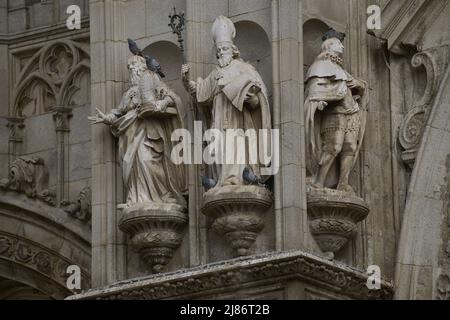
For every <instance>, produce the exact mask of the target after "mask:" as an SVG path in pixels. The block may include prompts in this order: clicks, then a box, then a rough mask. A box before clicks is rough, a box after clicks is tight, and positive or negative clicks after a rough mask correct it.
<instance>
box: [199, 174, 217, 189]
mask: <svg viewBox="0 0 450 320" xmlns="http://www.w3.org/2000/svg"><path fill="white" fill-rule="evenodd" d="M216 184H217V182H216V181H215V180H214V179H210V178H208V177H205V176H202V185H203V187H204V188H205V191H208V190H209V189H212V188H214V187H215V186H216Z"/></svg>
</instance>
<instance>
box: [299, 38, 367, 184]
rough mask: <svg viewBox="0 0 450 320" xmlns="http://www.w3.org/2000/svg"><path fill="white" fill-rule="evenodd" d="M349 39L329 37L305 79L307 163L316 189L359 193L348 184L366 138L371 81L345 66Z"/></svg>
mask: <svg viewBox="0 0 450 320" xmlns="http://www.w3.org/2000/svg"><path fill="white" fill-rule="evenodd" d="M344 37H345V35H344V34H342V33H339V32H336V31H334V30H330V31H329V32H327V33H326V35H325V36H324V38H323V40H324V42H323V44H322V52H321V53H320V54H319V55H318V57H317V58H316V60H315V61H314V63H313V64H312V66H311V68H310V69H309V71H308V74H307V76H306V79H305V80H306V93H305V96H306V101H305V112H306V122H305V123H306V134H307V150H308V157H307V159H308V161H307V162H308V171H309V173H310V174H311V175H312V178H311V180H312V181H311V184H312V187H315V188H324V187H325V188H332V189H338V190H341V191H345V192H350V193H353V189H352V188H351V187H350V185H349V183H348V180H349V174H350V171H351V169H352V168H353V166H354V165H355V161H356V158H357V157H358V153H359V150H360V148H361V144H362V140H363V136H364V130H365V120H366V119H365V110H364V108H365V106H363V105H362V104H361V103H363V101H364V100H365V99H364V94H365V89H366V83H365V82H364V81H361V80H358V79H355V78H354V77H352V76H351V75H350V74H349V73H348V72H347V71H345V69H344V67H343V60H342V57H341V55H342V54H343V52H344V46H343V45H342V40H343V39H344Z"/></svg>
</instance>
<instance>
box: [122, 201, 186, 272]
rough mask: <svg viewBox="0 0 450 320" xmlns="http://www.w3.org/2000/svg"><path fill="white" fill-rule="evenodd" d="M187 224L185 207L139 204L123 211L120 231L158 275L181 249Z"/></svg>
mask: <svg viewBox="0 0 450 320" xmlns="http://www.w3.org/2000/svg"><path fill="white" fill-rule="evenodd" d="M187 222H188V217H187V214H186V210H185V208H184V207H183V206H180V205H177V204H163V203H161V204H159V203H139V204H136V205H134V206H131V207H125V208H123V215H122V218H121V220H120V222H119V228H120V230H122V231H123V232H125V233H127V234H128V235H129V236H130V240H129V245H130V246H131V247H132V248H133V249H134V250H136V251H137V252H138V253H139V255H140V256H141V258H142V259H143V260H144V261H145V262H146V263H147V264H148V265H149V266H150V267H151V269H152V271H153V272H155V273H158V272H161V271H162V270H163V269H164V267H165V266H166V265H167V264H168V263H169V261H170V260H171V258H172V256H173V254H174V252H175V250H177V249H178V247H179V246H180V244H181V241H182V240H183V228H184V227H185V226H186V225H187Z"/></svg>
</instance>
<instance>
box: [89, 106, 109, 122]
mask: <svg viewBox="0 0 450 320" xmlns="http://www.w3.org/2000/svg"><path fill="white" fill-rule="evenodd" d="M95 110H97V114H96V115H95V116H91V117H88V119H89V121H91V123H92V124H97V123H105V120H106V119H107V117H106V115H105V114H104V113H103V112H102V111H101V110H99V109H98V108H95Z"/></svg>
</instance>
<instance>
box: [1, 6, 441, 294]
mask: <svg viewBox="0 0 450 320" xmlns="http://www.w3.org/2000/svg"><path fill="white" fill-rule="evenodd" d="M73 4H75V5H78V6H79V8H80V9H81V29H75V30H69V29H68V28H67V27H66V19H67V17H68V15H67V14H66V8H67V6H69V5H73ZM369 5H378V6H379V7H380V9H381V21H382V23H381V29H378V30H367V18H368V14H367V8H368V6H369ZM174 6H175V7H176V10H177V11H178V12H184V18H185V30H184V31H183V33H182V36H183V39H184V42H183V43H184V51H182V50H180V48H179V47H178V45H179V42H178V38H177V36H176V35H175V34H173V33H172V30H171V28H170V27H169V26H168V23H169V18H168V16H169V14H171V13H172V10H173V7H174ZM449 14H450V3H449V2H448V1H446V0H363V1H362V0H314V1H313V0H245V1H237V0H226V1H219V0H170V1H159V0H110V1H106V0H90V1H88V0H70V1H66V0H50V1H39V0H36V1H34V0H33V1H28V0H27V1H25V0H22V1H7V0H0V83H1V84H2V85H1V86H0V101H1V102H0V136H1V137H2V138H0V179H1V181H0V298H2V299H8V298H9V299H11V298H12V299H14V298H19V299H42V298H47V299H48V298H53V299H62V298H67V297H69V296H70V297H69V299H190V298H193V299H203V298H208V299H210V298H213V299H229V298H238V299H247V298H250V299H339V300H340V299H449V297H450V289H449V288H450V280H449V279H450V254H449V250H450V248H449V247H450V245H449V243H450V242H449V241H450V240H449V232H450V229H449V228H450V227H449V226H450V224H449V221H450V215H449V214H450V213H449V210H448V204H449V199H450V198H449V192H450V191H449V190H450V189H449V172H450V162H449V154H450V143H449V141H450V133H449V131H450V130H449V128H450V115H449V111H448V110H450V108H449V107H450V106H449V101H450V80H449V61H450V26H449V20H448V16H449ZM221 15H223V16H225V17H228V18H229V19H230V20H231V21H232V23H233V24H234V27H235V29H236V30H235V31H236V36H235V38H234V39H233V41H234V45H236V47H237V48H238V49H239V52H240V57H241V58H242V59H243V60H244V61H246V62H248V63H249V64H251V65H252V66H253V67H254V69H255V70H256V72H257V73H258V75H259V76H260V77H261V79H262V82H263V83H264V85H265V87H266V88H267V92H266V95H267V101H268V106H269V112H270V117H269V119H270V126H271V128H272V129H278V130H279V133H280V134H279V142H280V143H279V154H280V158H279V171H278V173H277V174H275V175H274V176H272V177H270V178H268V179H267V180H265V181H264V183H263V184H261V185H264V186H265V187H262V186H261V185H258V184H255V185H245V186H237V187H236V188H231V187H230V188H229V187H228V186H227V187H226V188H228V189H229V190H228V189H227V190H224V191H223V192H215V191H214V189H211V190H210V191H206V190H205V189H204V186H203V185H202V178H201V177H202V176H205V175H208V174H207V172H205V168H204V166H203V165H198V164H195V165H186V166H185V175H184V177H185V180H186V190H183V192H182V195H183V197H184V200H185V201H186V204H185V206H181V207H180V208H181V209H180V210H175V211H174V210H169V209H167V207H166V206H165V205H164V206H162V207H164V208H162V207H158V209H155V208H153V207H152V208H153V209H152V208H150V207H148V208H147V209H146V210H147V211H145V210H144V211H142V210H137V209H136V210H134V209H135V208H134V209H133V207H131V209H130V207H128V208H124V207H120V206H119V207H118V205H120V204H123V203H125V202H127V198H126V197H127V191H128V187H127V185H124V181H123V171H122V169H123V155H122V154H121V151H120V144H119V141H118V140H117V139H116V138H115V137H114V136H113V135H112V134H111V130H110V128H109V127H108V126H102V125H93V124H92V125H91V124H90V123H89V120H88V117H90V116H94V115H96V114H97V113H98V111H97V109H98V110H99V111H100V112H101V113H104V114H108V113H110V112H112V110H113V109H115V108H117V106H119V105H120V103H121V101H122V97H123V95H124V92H127V90H128V89H129V88H130V84H132V83H131V82H132V81H130V76H129V72H128V70H127V61H128V59H129V58H130V56H131V55H132V54H131V53H130V51H129V47H128V43H127V39H128V38H131V39H133V40H134V41H135V43H136V45H137V46H138V47H139V48H140V49H142V50H141V53H140V55H141V56H142V57H144V56H151V57H153V58H155V59H156V60H157V61H158V62H159V64H160V65H161V67H162V70H163V72H164V74H165V78H164V79H163V80H164V83H165V84H166V85H167V87H168V88H170V89H171V90H172V91H173V92H174V93H175V94H176V95H177V96H178V97H179V99H180V108H179V109H178V110H177V111H176V112H177V113H176V114H177V115H178V116H179V117H180V122H179V123H181V124H182V126H183V127H184V128H185V129H187V130H188V131H189V132H190V133H191V134H192V135H194V134H196V133H197V134H198V133H199V130H200V134H202V131H201V130H202V129H199V128H198V122H197V123H195V122H194V121H195V120H197V121H203V128H204V130H205V129H206V128H208V127H209V126H208V121H207V119H206V118H205V117H203V116H202V113H201V112H197V107H198V106H197V104H196V101H195V99H194V98H193V97H191V95H190V94H189V92H188V91H186V89H185V87H186V83H185V81H183V79H182V73H181V69H182V65H183V64H188V65H189V66H190V79H192V80H196V79H198V78H203V79H204V78H207V77H208V75H209V74H210V73H211V71H212V70H214V68H216V66H217V59H216V46H215V42H214V40H217V39H216V37H214V38H213V35H212V34H211V28H212V26H213V23H214V21H215V19H216V18H217V17H219V16H221ZM330 28H333V29H334V30H336V31H338V32H341V33H345V34H346V37H345V39H342V44H343V46H344V54H343V55H342V59H343V60H342V62H340V63H341V65H342V68H343V70H345V71H346V72H348V74H350V75H351V76H352V77H354V78H355V79H360V80H361V81H363V82H364V83H365V84H366V86H365V98H366V100H365V103H362V102H361V103H360V104H359V105H360V107H361V110H362V111H363V112H364V114H365V126H364V127H365V130H364V139H359V140H358V143H359V144H360V146H359V149H358V152H357V157H355V161H354V163H353V166H352V167H351V172H350V175H349V186H350V187H351V191H352V192H351V194H349V193H348V192H347V193H346V192H344V193H342V192H341V191H342V190H333V189H339V187H338V186H337V185H327V186H323V187H327V188H324V189H323V190H322V189H321V188H319V189H317V188H311V183H310V182H311V181H310V177H311V174H313V173H314V172H311V170H310V166H309V164H310V160H311V158H310V157H311V155H310V153H309V146H308V141H309V140H308V128H309V127H308V126H309V124H308V120H307V119H305V114H306V113H307V112H306V111H307V106H308V104H307V102H308V101H309V100H308V99H309V98H311V96H309V95H308V93H309V91H308V90H307V89H308V86H309V84H308V83H307V82H306V83H305V81H306V80H307V75H308V70H309V69H310V68H311V66H312V65H313V63H314V61H315V59H316V57H317V56H319V55H320V53H321V49H322V36H323V35H324V34H325V33H326V32H327V31H328V30H329V29H330ZM305 90H306V92H305ZM354 96H356V94H354ZM355 99H356V100H357V98H356V97H355ZM305 101H306V102H305ZM333 121H334V120H333ZM196 147H197V146H196V145H195V144H194V142H193V148H196ZM203 184H204V183H203ZM233 187H234V186H233ZM345 189H346V190H344V191H349V190H350V189H349V188H345ZM161 208H162V209H164V210H162V209H161ZM132 209H133V210H132ZM166 209H167V210H166ZM169 211H170V212H171V214H168V213H167V212H169ZM143 212H144V213H143ZM236 217H238V218H236ZM155 230H156V231H155ZM136 235H139V237H140V238H139V239H137V237H136ZM142 235H144V236H142ZM155 237H157V238H158V237H163V238H164V237H166V238H165V239H172V240H174V239H175V238H176V239H175V240H176V242H177V243H176V245H169V244H167V243H166V245H165V246H162V245H161V241H159V240H158V241H157V240H154V239H155ZM150 238H151V239H150ZM136 239H137V240H136ZM149 239H150V240H149ZM152 239H153V240H152ZM158 239H159V238H158ZM138 240H139V241H138ZM136 242H137V243H138V244H139V246H138V247H139V248H141V249H142V243H144V242H145V243H146V244H145V245H146V247H145V246H144V248H146V250H136V248H137V247H136V245H135V244H136ZM169 242H170V241H169ZM171 243H172V244H173V241H172V242H171ZM133 244H134V245H133ZM155 248H157V249H155ZM168 248H169V249H170V250H169V249H168ZM168 251H170V254H169V253H168ZM149 252H150V253H149ZM236 256H239V257H236ZM149 257H150V258H149ZM149 261H150V262H151V263H149ZM70 265H77V266H79V267H80V271H81V290H77V289H68V288H67V286H66V280H67V278H68V276H69V275H68V274H67V273H66V269H67V267H68V266H70ZM369 266H378V267H379V268H380V271H381V280H380V288H379V289H369V288H368V287H367V283H368V282H370V281H371V279H372V278H370V275H369V274H368V273H367V269H368V267H369ZM136 278H139V279H137V280H136ZM73 294H75V295H73Z"/></svg>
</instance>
